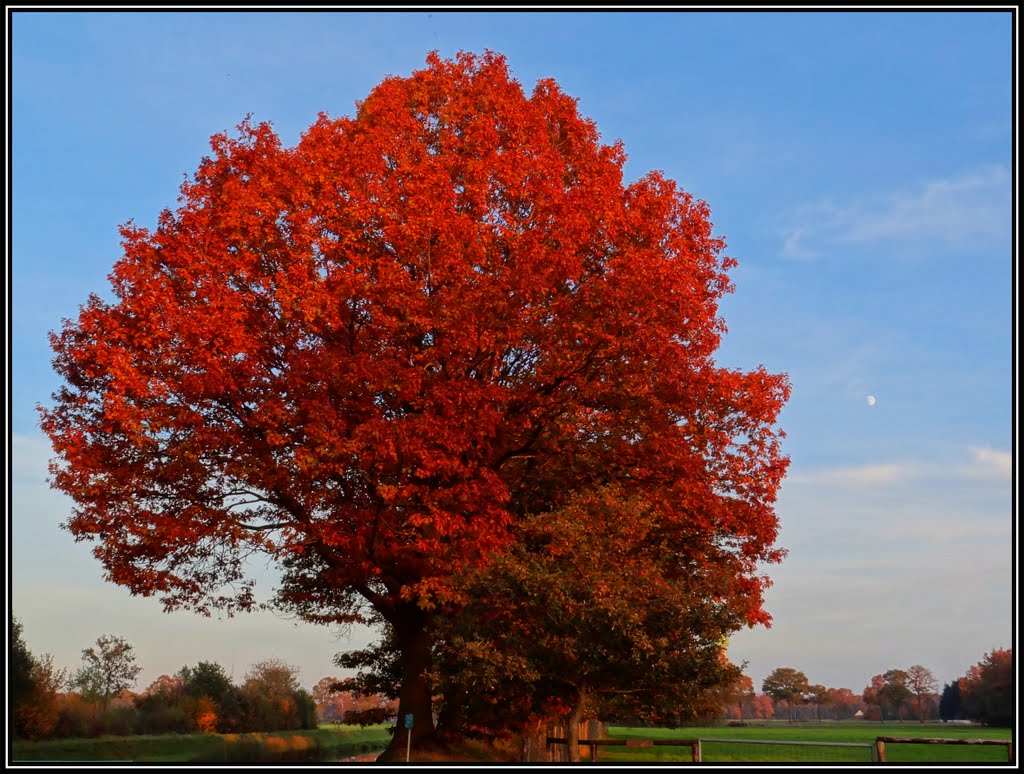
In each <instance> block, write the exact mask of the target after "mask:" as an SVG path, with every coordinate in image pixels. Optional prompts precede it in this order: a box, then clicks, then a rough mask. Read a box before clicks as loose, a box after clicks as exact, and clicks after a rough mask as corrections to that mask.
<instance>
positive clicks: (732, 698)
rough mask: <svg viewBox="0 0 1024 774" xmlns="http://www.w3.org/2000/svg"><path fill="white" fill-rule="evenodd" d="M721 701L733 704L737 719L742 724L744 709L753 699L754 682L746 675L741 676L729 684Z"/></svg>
mask: <svg viewBox="0 0 1024 774" xmlns="http://www.w3.org/2000/svg"><path fill="white" fill-rule="evenodd" d="M723 699H725V700H726V701H727V702H728V703H729V704H735V706H736V716H737V719H738V720H739V721H740V722H741V723H742V722H743V716H744V708H745V707H748V706H749V705H750V703H751V701H753V699H754V681H753V680H751V679H750V677H749V676H748V675H744V674H741V675H740V676H739V677H737V678H736V680H735V681H734V682H732V683H730V684H729V687H728V689H727V690H726V691H725V692H724V693H723ZM747 714H749V711H748V712H747Z"/></svg>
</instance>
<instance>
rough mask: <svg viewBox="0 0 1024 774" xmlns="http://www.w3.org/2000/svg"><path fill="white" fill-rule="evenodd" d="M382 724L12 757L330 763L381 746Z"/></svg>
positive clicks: (145, 740) (35, 747)
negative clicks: (366, 726) (329, 761)
mask: <svg viewBox="0 0 1024 774" xmlns="http://www.w3.org/2000/svg"><path fill="white" fill-rule="evenodd" d="M386 728H387V727H386V726H370V727H368V728H360V727H358V726H324V727H322V728H318V729H316V730H313V731H276V732H266V733H254V734H161V735H154V736H104V737H100V738H98V739H56V740H53V741H46V742H23V741H16V742H14V743H13V745H12V750H11V760H12V762H18V761H48V762H53V763H59V762H65V761H66V762H84V761H122V762H123V761H132V762H139V763H156V762H159V763H185V762H200V761H202V762H232V761H240V762H245V761H254V762H258V761H328V760H340V759H342V758H347V757H352V756H355V755H359V754H360V753H365V752H372V751H376V750H383V749H384V748H385V747H386V746H387V744H388V742H389V741H390V740H391V736H390V735H389V734H388V732H387V730H386Z"/></svg>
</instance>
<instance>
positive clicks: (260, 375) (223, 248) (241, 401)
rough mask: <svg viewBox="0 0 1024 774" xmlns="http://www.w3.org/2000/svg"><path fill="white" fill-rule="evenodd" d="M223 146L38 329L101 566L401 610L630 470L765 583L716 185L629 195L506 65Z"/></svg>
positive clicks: (236, 596) (207, 605)
mask: <svg viewBox="0 0 1024 774" xmlns="http://www.w3.org/2000/svg"><path fill="white" fill-rule="evenodd" d="M211 145H212V149H213V155H212V156H211V157H209V158H204V159H203V161H202V163H201V164H200V166H199V168H198V171H197V172H196V173H195V175H194V177H193V178H192V179H191V180H189V181H187V182H186V183H185V184H184V185H183V186H182V190H181V196H180V197H179V204H180V206H179V207H178V208H177V209H176V210H175V211H173V212H172V211H170V210H167V211H164V212H163V213H162V214H161V215H160V218H159V223H158V225H157V227H156V228H155V229H153V230H149V229H146V228H141V227H139V226H136V225H133V224H128V225H126V226H124V227H123V228H122V235H123V246H124V256H123V257H122V258H121V259H120V260H119V261H118V262H117V264H116V265H115V267H114V269H113V273H112V274H111V277H110V279H111V283H112V290H113V298H112V299H111V300H109V301H108V300H102V299H101V298H100V297H98V296H96V295H93V296H91V297H90V298H89V301H88V303H87V304H85V305H84V307H83V308H82V309H81V311H80V314H79V315H78V318H77V319H76V320H71V321H65V323H64V325H63V328H62V330H61V331H60V332H59V333H57V334H54V335H52V337H51V341H52V347H53V349H54V351H55V352H56V357H55V361H54V363H55V368H56V370H57V371H58V373H59V374H60V375H61V376H62V377H63V379H64V380H65V385H64V386H63V387H62V388H61V389H60V390H59V391H58V392H57V393H55V395H54V396H53V405H52V407H51V408H43V409H41V413H42V425H43V428H44V430H45V432H46V433H47V434H48V435H49V437H50V438H51V439H52V442H53V445H54V449H55V450H56V452H57V454H58V456H59V460H58V461H57V462H56V463H55V464H54V465H53V468H52V474H53V477H52V480H53V483H54V485H55V486H56V487H57V488H58V489H60V490H62V491H64V492H66V493H67V494H69V495H70V496H71V497H72V498H73V499H74V501H75V503H76V507H75V510H74V512H73V515H72V516H71V517H70V519H69V520H68V522H67V524H66V526H67V528H68V529H69V530H70V531H71V532H72V533H73V534H74V535H75V536H76V537H77V538H79V539H89V540H94V541H96V542H97V545H96V547H95V554H96V556H97V557H98V558H99V559H100V560H101V561H102V562H103V564H104V566H105V568H106V570H107V573H108V577H109V579H110V580H112V581H114V582H116V583H118V584H121V585H124V586H126V587H128V588H130V589H131V590H132V591H133V592H135V593H139V594H145V595H153V594H155V595H158V596H160V597H161V598H162V600H163V601H164V604H165V606H166V607H167V608H168V609H171V608H175V607H182V606H184V607H191V608H194V609H197V610H200V611H203V612H208V611H209V610H210V609H212V608H214V607H221V608H224V609H227V610H229V611H231V610H233V609H237V608H239V607H241V608H246V607H249V606H251V605H252V604H253V596H252V593H251V588H250V586H249V584H248V582H247V581H246V580H245V573H244V568H243V560H244V558H245V557H246V556H247V555H249V554H251V553H252V552H266V553H269V554H270V555H272V556H273V557H275V558H277V559H280V560H282V561H283V562H284V563H285V566H286V567H290V570H289V571H288V572H289V573H290V575H288V579H286V583H285V587H286V591H285V597H286V598H287V599H288V601H290V602H291V603H293V604H296V605H297V606H300V607H301V606H302V605H303V604H305V605H306V612H307V614H308V615H309V617H310V618H313V619H321V620H323V619H332V618H333V619H335V620H337V619H348V620H353V619H354V618H357V617H358V615H359V610H360V607H359V606H360V604H365V601H368V602H369V603H370V604H371V605H372V606H373V607H374V608H375V609H376V610H377V611H378V612H379V613H380V614H381V615H383V616H384V617H385V618H386V619H389V620H390V616H391V615H393V614H394V611H395V610H396V609H397V607H398V606H400V605H402V604H407V603H408V601H409V600H414V599H421V600H422V599H425V598H429V597H431V596H432V595H437V594H440V593H442V592H444V590H445V579H446V578H447V577H449V576H450V575H451V573H452V572H454V571H456V570H457V569H458V568H459V567H460V566H462V565H463V563H465V562H476V561H479V560H480V559H481V558H483V557H485V556H486V554H487V553H488V552H489V551H491V550H493V549H495V548H497V547H500V546H501V545H502V544H503V543H504V542H505V541H506V540H507V539H508V534H509V530H508V527H509V525H510V524H511V523H512V522H513V521H514V520H516V519H517V518H519V517H520V516H522V515H524V514H536V513H542V512H544V511H546V510H551V509H554V508H558V507H560V506H562V505H563V504H564V503H565V502H566V498H567V497H569V496H570V495H571V493H573V492H581V491H586V490H588V489H590V488H592V487H594V486H597V485H601V484H604V483H608V482H615V483H616V484H617V485H619V486H621V487H625V488H627V489H629V490H632V491H644V492H645V493H646V494H647V496H648V497H649V498H650V499H651V502H653V503H655V504H656V506H657V507H658V508H659V509H660V510H661V512H662V513H663V514H664V517H665V519H666V524H667V525H669V526H670V527H672V528H674V529H677V530H685V531H687V532H688V533H689V534H692V535H693V536H694V540H699V541H704V542H705V543H707V544H708V545H710V544H712V543H714V544H715V545H716V546H717V548H718V550H725V549H727V550H729V551H730V552H731V553H732V554H733V555H735V556H736V557H737V558H739V559H740V560H741V561H742V567H743V568H745V570H746V572H747V573H748V574H749V577H748V578H747V580H748V587H747V588H746V589H744V592H743V593H744V594H749V592H750V590H751V589H750V587H749V586H750V584H753V586H754V587H755V590H756V589H757V588H760V586H759V584H761V583H762V582H763V579H760V578H757V577H755V568H756V566H757V564H758V563H759V562H761V561H776V560H778V558H779V557H780V555H781V554H780V552H779V551H778V550H777V549H775V548H773V543H774V541H775V538H776V531H777V519H776V516H775V514H774V509H773V503H774V499H775V495H776V490H777V488H778V486H779V483H780V481H781V479H782V477H783V475H784V472H785V468H786V462H787V461H786V459H785V458H784V457H782V456H781V455H780V452H779V446H778V439H779V437H780V436H781V433H780V432H778V431H777V430H775V429H774V423H775V420H776V417H777V414H778V412H779V410H780V408H781V406H782V404H783V402H784V401H785V400H786V398H787V397H788V391H789V388H788V383H787V381H786V379H785V377H784V376H781V375H773V374H769V373H767V372H766V371H765V370H763V369H761V368H759V369H756V370H754V371H751V372H740V371H735V370H729V369H723V368H719V367H717V366H716V365H715V363H714V361H713V358H712V356H713V353H714V351H715V350H716V348H717V346H718V344H719V337H720V335H721V334H722V333H723V331H724V330H725V328H724V325H723V323H722V321H721V319H720V318H719V317H718V311H717V301H718V299H719V298H720V297H721V296H722V294H724V293H726V292H729V291H730V290H731V285H730V282H729V280H728V278H727V270H728V269H729V268H730V267H731V266H732V265H733V264H734V262H733V261H732V260H731V259H729V258H726V257H723V256H722V255H721V251H722V249H723V246H724V245H723V241H722V240H721V239H720V238H717V237H716V236H714V235H713V234H712V225H711V222H710V220H709V213H708V208H707V206H706V205H705V204H704V203H703V202H700V201H696V200H694V199H693V198H692V197H691V196H690V195H689V194H687V193H685V192H684V191H682V190H680V189H679V188H678V187H677V185H676V184H675V183H674V182H673V181H671V180H668V179H666V178H664V177H663V176H662V175H660V174H657V173H651V174H649V175H647V176H645V177H643V178H641V179H639V180H637V181H636V182H633V183H631V184H628V185H627V184H625V183H624V181H623V172H622V166H623V162H624V159H625V155H624V153H623V150H622V148H621V146H620V145H618V144H614V145H603V144H601V143H600V141H599V137H598V133H597V130H596V128H595V126H594V124H593V123H592V122H591V121H589V120H586V119H584V118H583V117H581V116H580V115H579V113H578V111H577V107H576V103H575V101H574V100H573V99H571V98H570V97H568V96H566V95H565V94H563V93H562V92H561V91H560V89H559V88H558V86H557V85H556V84H555V83H554V82H553V81H550V80H547V81H541V82H540V83H538V85H537V87H536V88H535V89H534V91H533V93H532V95H531V96H529V97H528V96H526V95H525V94H524V92H523V90H522V89H521V87H520V85H519V84H518V83H517V82H516V81H515V80H513V79H511V78H510V76H509V73H508V70H507V67H506V63H505V61H504V59H503V58H502V57H500V56H498V55H494V54H487V55H483V56H474V55H470V54H461V55H459V57H458V58H457V59H456V60H452V61H446V60H441V59H440V58H438V57H437V56H431V57H430V58H429V59H428V66H427V67H426V69H424V70H421V71H418V72H415V73H414V74H413V75H412V76H411V77H408V78H397V77H392V78H388V79H386V80H385V81H384V82H382V83H381V84H380V85H379V86H378V87H376V88H375V89H374V90H373V91H372V92H371V93H370V95H369V96H368V97H367V99H366V100H365V101H363V102H362V103H360V104H359V105H358V110H357V112H356V115H355V116H354V117H352V118H348V117H345V118H340V119H329V118H328V117H326V116H323V115H321V116H320V118H319V119H318V120H317V121H316V123H314V124H313V125H312V126H311V127H310V128H309V129H308V131H306V132H305V134H304V135H303V136H302V138H301V140H300V142H299V143H298V144H297V145H296V146H295V147H293V148H286V147H282V145H281V142H280V141H279V139H278V138H277V136H276V135H275V134H274V132H273V131H272V129H271V127H270V126H269V125H267V124H253V123H251V122H249V121H248V120H247V121H245V122H243V123H242V124H241V125H240V126H239V132H238V135H237V137H234V138H229V137H228V136H226V135H217V136H215V137H213V138H212V141H211ZM755 597H758V598H759V594H755ZM353 600H355V601H353ZM363 600H365V601H363ZM749 617H750V621H751V623H753V622H756V621H766V620H767V616H766V615H765V614H764V613H763V611H762V610H761V609H760V606H759V605H755V606H754V607H752V608H751V609H750V610H749Z"/></svg>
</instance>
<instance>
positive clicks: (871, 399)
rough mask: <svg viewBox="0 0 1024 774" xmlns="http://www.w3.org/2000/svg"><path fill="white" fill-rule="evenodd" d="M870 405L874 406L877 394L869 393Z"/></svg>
mask: <svg viewBox="0 0 1024 774" xmlns="http://www.w3.org/2000/svg"><path fill="white" fill-rule="evenodd" d="M868 405H869V406H874V405H875V396H874V395H868Z"/></svg>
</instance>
